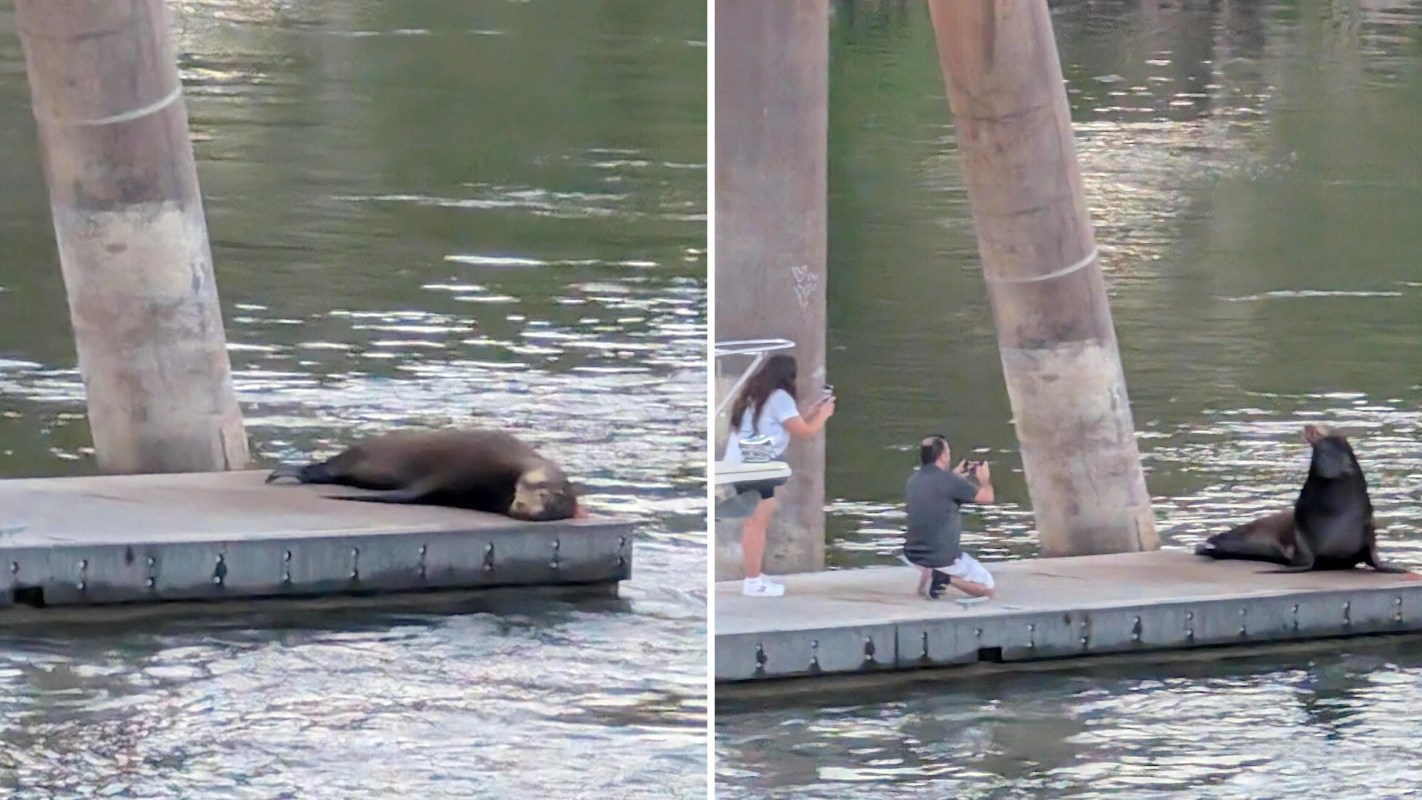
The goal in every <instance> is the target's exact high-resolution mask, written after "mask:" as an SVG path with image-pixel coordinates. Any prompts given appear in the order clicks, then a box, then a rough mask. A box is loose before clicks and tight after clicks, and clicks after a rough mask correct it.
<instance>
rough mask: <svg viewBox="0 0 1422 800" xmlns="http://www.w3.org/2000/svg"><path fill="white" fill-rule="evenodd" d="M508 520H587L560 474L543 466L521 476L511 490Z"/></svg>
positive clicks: (572, 491) (567, 482) (545, 465)
mask: <svg viewBox="0 0 1422 800" xmlns="http://www.w3.org/2000/svg"><path fill="white" fill-rule="evenodd" d="M509 516H511V517H513V518H514V519H522V520H527V521H529V522H548V521H551V520H557V519H573V518H582V517H586V516H587V512H586V511H584V510H583V509H582V507H581V506H580V505H579V504H578V495H577V491H576V490H575V489H574V488H573V484H572V483H571V482H570V481H569V480H568V478H567V476H566V475H564V474H563V471H562V470H560V469H558V468H557V467H555V466H553V465H552V464H543V465H541V466H537V467H534V468H533V469H530V470H528V471H527V472H525V473H523V474H522V475H520V476H519V478H518V483H517V485H515V486H514V499H513V503H511V504H510V505H509Z"/></svg>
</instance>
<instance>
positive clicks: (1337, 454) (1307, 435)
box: [1304, 423, 1357, 480]
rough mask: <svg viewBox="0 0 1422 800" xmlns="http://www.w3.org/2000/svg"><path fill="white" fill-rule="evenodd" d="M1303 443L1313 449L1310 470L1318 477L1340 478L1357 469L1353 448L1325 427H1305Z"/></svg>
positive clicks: (1344, 438)
mask: <svg viewBox="0 0 1422 800" xmlns="http://www.w3.org/2000/svg"><path fill="white" fill-rule="evenodd" d="M1304 441H1305V442H1308V444H1309V445H1310V446H1311V447H1313V461H1312V464H1311V468H1312V469H1313V471H1314V472H1316V473H1318V475H1319V476H1320V477H1323V478H1328V479H1330V480H1331V479H1333V478H1341V477H1343V476H1344V475H1347V474H1349V473H1352V472H1354V471H1355V470H1356V469H1357V461H1356V459H1354V457H1353V446H1352V445H1350V444H1348V438H1347V437H1346V436H1343V435H1342V434H1338V433H1334V432H1333V431H1332V430H1331V429H1330V428H1329V427H1328V426H1327V425H1323V424H1315V423H1309V424H1307V425H1305V426H1304Z"/></svg>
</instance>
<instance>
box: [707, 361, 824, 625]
mask: <svg viewBox="0 0 1422 800" xmlns="http://www.w3.org/2000/svg"><path fill="white" fill-rule="evenodd" d="M795 371H796V370H795V359H794V357H792V356H788V355H784V354H781V355H775V356H771V357H770V358H769V359H767V360H766V362H765V364H763V365H762V366H761V368H760V369H759V370H758V371H757V372H756V373H755V375H753V376H751V379H750V380H749V381H747V382H746V385H745V388H744V389H742V390H741V394H740V396H739V397H737V398H736V402H735V404H734V405H733V406H731V436H730V441H729V442H727V444H726V456H725V460H726V461H729V462H733V463H737V462H740V461H741V460H742V458H741V447H740V440H741V439H745V438H749V437H751V436H756V435H759V436H768V437H770V440H771V442H772V447H771V450H772V453H773V455H772V456H771V457H772V458H776V459H778V458H779V457H780V455H781V453H784V452H785V448H786V446H787V445H789V444H790V437H792V436H794V437H796V438H800V439H807V438H809V437H811V436H814V435H815V434H817V433H819V432H820V429H821V428H823V427H824V426H825V422H826V421H827V420H829V418H830V417H831V416H833V415H834V398H833V397H822V398H820V399H819V400H816V401H815V402H814V403H812V404H811V405H810V407H809V409H808V411H807V412H806V414H805V415H804V416H803V417H802V416H801V415H800V411H799V409H798V408H796V406H795ZM735 489H736V493H737V494H739V493H741V492H748V491H754V492H759V493H760V502H758V503H756V506H755V510H754V511H752V512H751V515H750V516H749V517H747V518H746V521H745V524H744V525H742V526H741V551H742V552H741V563H742V566H743V567H744V568H745V583H744V585H743V586H742V587H741V593H742V594H745V595H747V596H749V597H779V596H781V595H783V594H785V587H784V585H782V584H779V583H775V582H774V581H772V580H770V579H769V578H767V577H766V576H765V575H763V574H761V571H760V570H761V563H762V562H763V561H764V560H765V531H766V529H767V528H768V527H770V517H771V515H773V514H774V513H775V487H774V486H772V485H769V484H766V483H744V484H742V483H738V484H735Z"/></svg>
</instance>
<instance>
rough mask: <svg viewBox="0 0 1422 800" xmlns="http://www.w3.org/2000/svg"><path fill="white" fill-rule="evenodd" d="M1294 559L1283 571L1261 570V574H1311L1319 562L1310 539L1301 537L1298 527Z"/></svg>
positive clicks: (1295, 536)
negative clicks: (1311, 546) (1315, 564)
mask: <svg viewBox="0 0 1422 800" xmlns="http://www.w3.org/2000/svg"><path fill="white" fill-rule="evenodd" d="M1293 533H1294V557H1293V559H1292V560H1291V561H1290V563H1289V565H1288V566H1287V567H1283V568H1281V569H1266V570H1261V574H1267V573H1275V574H1277V573H1281V572H1311V571H1312V570H1313V568H1314V562H1315V561H1316V560H1317V559H1316V558H1315V557H1314V555H1313V549H1312V548H1310V547H1309V544H1308V537H1307V536H1301V535H1299V529H1298V526H1297V525H1296V526H1294V528H1293Z"/></svg>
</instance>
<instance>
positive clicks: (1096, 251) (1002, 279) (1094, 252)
mask: <svg viewBox="0 0 1422 800" xmlns="http://www.w3.org/2000/svg"><path fill="white" fill-rule="evenodd" d="M1099 255H1101V248H1099V247H1093V248H1091V252H1089V253H1087V254H1086V256H1085V257H1084V258H1082V259H1081V260H1080V261H1076V262H1073V263H1071V264H1068V265H1066V266H1065V267H1062V268H1061V269H1058V270H1053V271H1051V272H1048V273H1047V274H1045V275H1033V276H1031V277H1027V278H1009V277H1007V276H1005V275H987V276H985V277H986V278H987V279H988V280H990V281H997V282H998V283H1037V282H1038V281H1049V280H1052V279H1054V278H1060V277H1063V276H1065V275H1070V274H1072V273H1073V272H1076V271H1077V270H1079V269H1083V268H1084V267H1086V265H1087V264H1090V263H1091V262H1093V261H1095V260H1096V257H1097V256H1099Z"/></svg>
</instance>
